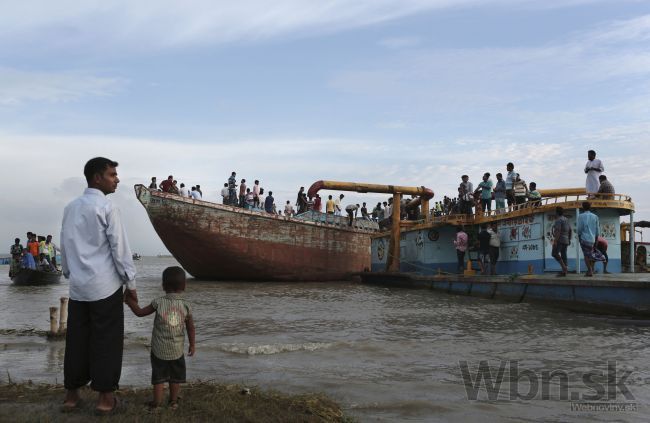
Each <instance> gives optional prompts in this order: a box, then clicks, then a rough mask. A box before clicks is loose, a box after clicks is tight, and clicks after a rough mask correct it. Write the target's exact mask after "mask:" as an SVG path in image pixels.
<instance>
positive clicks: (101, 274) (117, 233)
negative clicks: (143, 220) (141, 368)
mask: <svg viewBox="0 0 650 423" xmlns="http://www.w3.org/2000/svg"><path fill="white" fill-rule="evenodd" d="M116 168H117V162H114V161H112V160H109V159H107V158H104V157H95V158H93V159H91V160H89V161H88V162H87V163H86V165H85V166H84V176H85V177H86V181H87V183H88V188H86V190H85V191H84V193H83V195H82V196H80V197H78V198H77V199H75V200H73V201H72V202H71V203H69V204H68V205H67V206H66V208H65V210H64V211H63V222H62V224H61V257H62V259H63V260H62V261H63V262H62V265H63V276H65V277H66V278H67V279H69V281H70V302H69V303H68V313H69V314H68V331H67V334H66V340H65V358H64V364H63V373H64V386H65V389H66V396H65V400H64V403H63V409H62V411H65V412H67V411H74V410H77V409H79V401H80V400H81V398H80V395H79V388H81V387H83V386H85V385H87V384H88V382H90V387H91V388H92V389H93V390H95V391H97V392H99V399H98V403H97V405H96V407H95V413H96V414H101V415H105V414H110V413H112V412H113V411H114V410H115V408H116V407H117V405H118V401H117V398H116V397H115V395H114V392H115V390H117V389H118V388H119V382H120V375H121V371H122V355H123V349H124V348H123V347H124V306H123V304H122V301H123V300H124V298H125V295H126V298H131V299H132V300H133V301H135V302H137V301H138V296H137V293H136V284H135V265H134V264H133V255H132V253H131V248H130V247H129V242H128V239H127V235H126V229H125V228H124V226H123V225H122V220H121V217H120V212H119V210H118V209H117V207H116V206H114V205H113V204H112V203H111V201H110V200H108V199H107V198H106V196H107V195H109V194H112V193H114V192H115V190H116V189H117V185H118V183H119V182H120V180H119V178H118V177H117V169H116ZM125 284H126V292H124V293H123V291H122V290H123V286H124V285H125Z"/></svg>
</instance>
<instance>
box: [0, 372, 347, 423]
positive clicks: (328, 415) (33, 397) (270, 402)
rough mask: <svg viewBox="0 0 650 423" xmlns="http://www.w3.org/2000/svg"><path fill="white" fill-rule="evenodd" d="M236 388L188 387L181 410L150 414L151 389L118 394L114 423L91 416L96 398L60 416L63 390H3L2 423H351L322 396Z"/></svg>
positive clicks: (85, 394) (87, 396)
mask: <svg viewBox="0 0 650 423" xmlns="http://www.w3.org/2000/svg"><path fill="white" fill-rule="evenodd" d="M247 391H248V390H245V388H243V387H241V386H237V385H222V384H214V383H202V382H198V383H189V384H186V385H184V386H183V388H182V391H181V397H182V398H181V399H180V400H179V408H178V409H177V410H172V409H170V408H169V407H167V406H163V407H162V408H161V409H160V410H158V411H156V412H150V411H149V410H148V408H147V405H146V403H147V402H148V401H149V400H151V397H152V393H151V388H146V389H145V388H142V389H135V388H128V389H123V390H121V391H118V393H117V396H118V398H119V399H120V405H119V406H118V409H117V412H116V413H115V414H114V415H112V416H110V417H95V416H94V415H93V412H94V407H95V401H96V398H97V394H96V393H95V392H93V391H91V390H90V389H88V388H85V389H82V391H81V396H82V404H81V406H80V409H79V410H75V411H73V412H71V413H65V414H64V413H61V411H60V407H61V404H62V402H63V397H64V390H63V387H62V386H60V385H40V384H32V383H21V384H14V383H9V384H4V385H0V421H11V422H86V421H88V420H95V419H97V420H107V421H108V420H109V419H110V421H111V422H124V423H126V422H129V423H131V422H179V421H182V422H283V423H284V422H352V421H353V420H352V419H350V418H349V417H345V416H344V415H343V412H342V411H341V408H340V407H339V406H338V405H337V404H336V403H334V402H333V401H332V400H330V399H328V398H327V397H325V396H324V395H321V394H305V395H287V394H282V393H279V392H275V391H262V390H259V389H257V388H252V389H250V390H249V391H248V392H249V393H248V392H247Z"/></svg>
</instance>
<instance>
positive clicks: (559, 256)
mask: <svg viewBox="0 0 650 423" xmlns="http://www.w3.org/2000/svg"><path fill="white" fill-rule="evenodd" d="M572 232H573V231H572V230H571V225H569V221H568V220H567V218H566V216H564V209H563V208H562V207H556V208H555V223H553V229H552V234H553V251H552V252H551V255H552V256H553V258H554V259H555V260H557V262H558V263H560V267H561V268H562V271H561V272H560V273H559V274H558V276H566V275H567V272H568V267H567V264H568V261H567V260H568V259H567V249H568V248H569V244H571V235H572Z"/></svg>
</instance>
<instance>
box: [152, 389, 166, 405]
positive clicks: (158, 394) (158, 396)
mask: <svg viewBox="0 0 650 423" xmlns="http://www.w3.org/2000/svg"><path fill="white" fill-rule="evenodd" d="M164 393H165V384H164V383H158V384H156V385H154V386H153V403H154V405H156V406H158V405H160V404H162V402H163V395H164Z"/></svg>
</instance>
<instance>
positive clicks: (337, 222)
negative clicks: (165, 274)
mask: <svg viewBox="0 0 650 423" xmlns="http://www.w3.org/2000/svg"><path fill="white" fill-rule="evenodd" d="M134 188H135V193H136V196H137V198H138V200H139V201H140V202H141V203H142V205H143V206H144V208H145V210H146V211H147V214H148V215H149V219H150V220H151V223H152V224H153V227H154V229H155V230H156V232H157V233H158V236H160V239H161V240H162V241H163V243H164V244H165V246H166V247H167V249H168V250H169V251H170V253H171V254H172V255H173V256H174V258H176V260H178V262H179V263H180V264H181V265H182V266H183V268H184V269H185V270H187V271H188V272H189V273H190V274H191V275H192V276H194V277H195V278H198V279H206V280H233V281H234V280H241V281H332V280H342V279H344V278H346V277H348V276H349V275H350V274H351V273H353V272H360V271H363V270H364V269H368V268H369V267H370V235H371V234H373V233H374V232H376V231H377V230H378V226H377V224H376V223H375V222H370V221H367V220H361V219H357V220H355V221H354V224H353V226H348V219H347V217H341V216H333V215H325V214H322V213H317V212H308V213H303V214H301V215H299V216H296V217H287V216H278V215H274V214H269V213H265V212H263V211H256V210H245V209H242V208H239V207H234V206H231V205H223V204H215V203H211V202H208V201H202V200H196V199H191V198H184V197H181V196H179V195H174V194H170V193H163V192H160V191H155V190H149V189H148V188H147V187H145V186H144V185H136V186H135V187H134Z"/></svg>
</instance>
